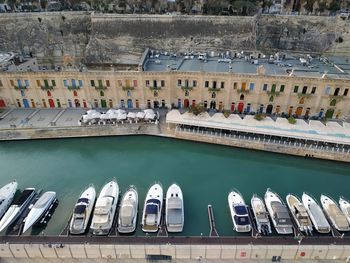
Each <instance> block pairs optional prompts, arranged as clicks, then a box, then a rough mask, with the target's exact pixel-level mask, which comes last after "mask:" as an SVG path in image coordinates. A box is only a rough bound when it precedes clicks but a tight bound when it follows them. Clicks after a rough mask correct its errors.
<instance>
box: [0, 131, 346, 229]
mask: <svg viewBox="0 0 350 263" xmlns="http://www.w3.org/2000/svg"><path fill="white" fill-rule="evenodd" d="M0 167H1V175H0V184H1V185H3V184H6V183H8V182H9V181H11V180H13V179H17V181H18V182H19V187H20V188H21V189H23V188H25V187H36V188H42V189H43V190H45V191H47V190H53V191H56V192H57V195H58V198H59V201H60V203H59V206H58V208H57V209H56V211H55V214H54V216H53V218H52V219H51V221H50V222H49V225H48V227H47V228H46V229H45V233H46V234H59V233H60V232H61V230H62V229H63V228H64V226H65V224H66V223H67V221H68V220H69V217H70V214H71V212H72V209H73V207H74V204H75V201H76V200H77V198H78V197H79V194H80V193H81V192H82V190H83V189H84V188H85V187H86V186H87V185H88V184H90V183H93V184H94V185H95V186H96V189H97V192H99V189H100V188H101V186H102V185H103V184H104V183H105V182H107V181H108V180H110V179H112V178H113V177H115V178H117V180H118V183H119V186H120V189H121V191H122V193H123V192H124V191H125V189H126V188H127V187H128V186H129V185H130V184H133V185H135V186H136V187H137V189H138V192H139V201H140V206H139V211H141V210H142V208H143V202H144V197H145V195H146V191H147V190H148V187H149V186H150V185H151V184H152V183H153V182H155V181H159V182H161V183H162V185H163V187H164V193H166V189H167V187H168V186H169V185H170V184H171V183H173V182H177V183H178V184H179V185H180V186H181V187H182V191H183V194H184V199H185V227H184V232H183V235H201V233H203V235H207V234H208V232H209V223H208V215H207V205H208V204H209V203H210V204H212V205H213V209H214V215H215V219H216V224H217V229H218V232H219V234H220V235H235V233H234V232H233V231H232V222H231V221H230V216H229V210H228V206H227V194H228V192H229V191H230V189H232V188H233V187H234V188H237V189H238V190H240V192H241V193H242V194H243V195H244V197H245V199H246V202H247V203H249V202H250V198H251V196H252V194H253V193H258V194H259V195H260V196H263V195H264V192H265V190H266V188H267V187H270V188H272V189H273V190H275V191H276V192H277V193H279V194H280V195H281V196H283V197H285V195H286V194H287V193H289V192H293V193H295V194H297V195H299V196H300V195H301V194H302V192H303V191H307V192H310V193H311V194H313V195H314V196H317V198H318V197H319V195H320V194H321V193H328V194H330V195H331V196H333V197H334V198H336V199H338V197H339V196H340V195H344V196H346V197H348V198H350V191H349V186H350V165H348V164H343V163H337V162H329V161H321V160H310V159H304V158H299V157H292V156H285V155H279V154H271V153H266V152H258V151H249V150H244V149H236V148H229V147H223V146H217V145H209V144H200V143H193V142H188V141H177V140H171V139H164V138H157V137H145V136H134V137H109V138H81V139H59V140H42V141H17V142H1V143H0ZM139 216H141V213H139ZM137 234H138V235H142V233H141V231H140V227H138V231H137Z"/></svg>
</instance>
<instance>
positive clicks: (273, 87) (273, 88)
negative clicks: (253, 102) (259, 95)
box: [271, 84, 276, 92]
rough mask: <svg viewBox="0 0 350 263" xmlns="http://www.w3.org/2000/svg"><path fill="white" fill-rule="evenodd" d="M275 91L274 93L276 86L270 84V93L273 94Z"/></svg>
mask: <svg viewBox="0 0 350 263" xmlns="http://www.w3.org/2000/svg"><path fill="white" fill-rule="evenodd" d="M275 91H276V84H272V87H271V92H275Z"/></svg>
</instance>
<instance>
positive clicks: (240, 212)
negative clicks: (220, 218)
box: [233, 205, 248, 215]
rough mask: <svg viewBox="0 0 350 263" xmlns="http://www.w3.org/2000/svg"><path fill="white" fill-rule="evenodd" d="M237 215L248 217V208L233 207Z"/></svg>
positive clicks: (241, 206) (242, 206)
mask: <svg viewBox="0 0 350 263" xmlns="http://www.w3.org/2000/svg"><path fill="white" fill-rule="evenodd" d="M233 209H234V210H235V212H236V214H237V215H246V214H248V211H247V208H246V207H245V206H244V205H233Z"/></svg>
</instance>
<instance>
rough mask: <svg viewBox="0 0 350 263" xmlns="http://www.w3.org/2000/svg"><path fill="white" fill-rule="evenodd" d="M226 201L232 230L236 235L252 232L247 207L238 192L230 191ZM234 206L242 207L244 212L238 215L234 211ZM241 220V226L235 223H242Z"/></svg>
mask: <svg viewBox="0 0 350 263" xmlns="http://www.w3.org/2000/svg"><path fill="white" fill-rule="evenodd" d="M227 200H228V205H229V208H230V213H231V219H232V223H233V226H234V230H236V231H237V232H238V233H246V232H250V231H251V230H252V227H251V224H250V220H249V215H248V210H247V206H246V204H245V202H244V199H243V197H242V195H241V194H240V193H239V192H238V191H232V192H230V193H229V195H228V197H227ZM236 206H241V207H244V208H245V212H244V213H242V214H240V215H238V214H237V213H236V211H235V210H236V209H235V207H236ZM235 218H236V219H235ZM238 218H239V219H238ZM243 219H244V222H243V223H242V224H239V223H237V222H236V221H242V220H243Z"/></svg>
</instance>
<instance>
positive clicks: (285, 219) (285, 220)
mask: <svg viewBox="0 0 350 263" xmlns="http://www.w3.org/2000/svg"><path fill="white" fill-rule="evenodd" d="M265 204H266V207H267V211H269V214H270V216H271V219H272V223H273V225H274V227H275V229H276V231H277V233H278V234H283V235H288V234H293V225H292V220H291V218H290V216H289V213H288V210H287V207H286V206H285V205H284V203H283V201H282V199H281V198H280V197H279V196H278V195H277V194H276V193H274V192H273V191H272V190H271V189H269V188H268V189H267V190H266V193H265Z"/></svg>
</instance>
